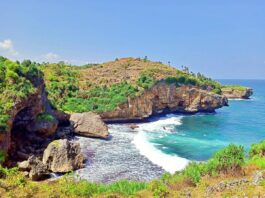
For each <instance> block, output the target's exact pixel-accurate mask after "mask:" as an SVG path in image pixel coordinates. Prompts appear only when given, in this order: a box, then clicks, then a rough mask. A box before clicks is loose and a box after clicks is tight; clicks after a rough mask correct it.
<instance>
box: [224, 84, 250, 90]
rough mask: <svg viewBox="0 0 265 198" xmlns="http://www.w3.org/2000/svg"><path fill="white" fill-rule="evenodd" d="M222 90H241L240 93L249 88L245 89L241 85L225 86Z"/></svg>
mask: <svg viewBox="0 0 265 198" xmlns="http://www.w3.org/2000/svg"><path fill="white" fill-rule="evenodd" d="M222 88H224V89H235V90H239V91H245V90H246V89H247V87H243V86H241V85H225V86H222Z"/></svg>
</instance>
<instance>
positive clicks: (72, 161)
mask: <svg viewBox="0 0 265 198" xmlns="http://www.w3.org/2000/svg"><path fill="white" fill-rule="evenodd" d="M42 162H43V163H44V164H45V165H47V167H48V169H49V170H51V171H52V172H56V173H66V172H70V171H73V170H77V169H80V168H83V166H84V165H83V162H84V156H83V154H82V153H81V148H80V145H79V144H78V143H74V142H70V141H69V140H66V139H64V140H55V141H53V142H51V143H50V144H49V145H48V147H47V148H46V149H45V151H44V154H43V159H42Z"/></svg>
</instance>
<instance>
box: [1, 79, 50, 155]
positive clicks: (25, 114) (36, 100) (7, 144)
mask: <svg viewBox="0 0 265 198" xmlns="http://www.w3.org/2000/svg"><path fill="white" fill-rule="evenodd" d="M35 89H36V91H35V92H34V93H32V94H30V95H29V96H28V97H27V98H25V99H23V100H20V101H15V103H14V106H13V108H12V111H10V112H9V114H10V119H9V120H8V122H7V126H8V127H7V128H8V130H7V131H4V132H0V149H1V150H2V151H4V152H5V153H7V152H8V151H9V150H10V149H11V145H13V146H14V144H15V143H14V141H13V140H14V136H13V134H12V133H11V130H12V129H14V125H16V127H17V128H18V130H20V131H21V128H20V127H21V126H22V125H24V126H25V125H26V124H27V123H28V122H29V121H30V120H32V119H34V117H35V116H36V115H38V114H40V113H42V112H44V110H45V103H46V102H47V97H46V95H45V94H46V93H45V90H44V82H43V80H42V79H36V82H35ZM11 136H12V137H11ZM12 142H13V143H12Z"/></svg>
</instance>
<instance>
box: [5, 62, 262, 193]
mask: <svg viewBox="0 0 265 198" xmlns="http://www.w3.org/2000/svg"><path fill="white" fill-rule="evenodd" d="M0 71H1V72H0V91H1V93H2V94H1V96H0V163H1V164H2V165H0V194H1V195H3V196H4V197H8V196H12V197H34V196H35V197H41V196H42V197H43V196H44V197H50V196H51V195H52V196H53V195H54V196H56V197H57V196H58V197H61V196H62V197H92V196H99V197H106V196H107V197H108V196H113V197H128V196H131V195H137V196H138V197H191V196H195V197H196V196H197V197H201V196H202V195H206V196H208V197H213V196H217V197H218V196H221V195H227V193H230V194H231V193H232V194H235V193H237V194H239V195H242V193H241V191H238V190H237V189H239V188H240V189H241V188H242V187H244V188H245V190H247V193H248V194H249V195H254V194H255V195H256V194H257V193H259V192H263V191H264V173H263V171H262V169H263V168H264V148H265V146H264V145H265V144H264V142H261V143H259V144H254V145H253V146H252V147H251V150H250V154H249V158H246V157H245V155H244V150H243V148H242V147H241V146H236V145H229V146H228V147H226V148H224V149H223V150H221V151H219V152H217V153H216V154H215V155H214V156H213V158H211V159H210V160H209V161H208V162H207V163H198V164H197V163H191V164H189V165H188V166H187V167H186V168H185V169H184V170H183V171H181V172H176V173H175V174H174V175H170V174H168V173H166V174H164V175H163V176H162V178H160V179H157V180H154V181H151V182H150V183H144V182H140V181H118V182H116V183H113V184H109V185H104V184H94V183H90V182H88V181H85V180H81V181H76V180H75V178H73V177H71V176H65V177H63V178H61V179H59V180H58V181H52V182H50V181H44V182H43V183H41V185H40V184H39V183H34V182H32V181H31V180H33V181H39V180H44V179H46V178H49V177H50V173H53V172H54V173H61V174H63V173H68V172H71V171H75V170H77V169H80V168H82V167H83V166H84V160H85V158H84V156H83V154H82V153H81V148H80V145H79V144H78V143H76V142H74V141H71V140H72V138H73V137H74V135H76V134H81V135H83V136H87V137H101V138H107V137H108V131H107V130H108V128H107V125H106V124H105V123H104V122H103V121H102V119H101V118H103V120H104V121H125V122H129V121H131V120H142V119H145V118H147V117H149V116H151V115H154V114H159V113H163V112H164V113H167V112H181V113H196V112H213V111H214V110H215V109H217V108H221V107H223V106H226V105H227V104H228V100H227V97H229V98H248V97H249V96H250V95H251V94H252V90H251V89H250V88H245V87H241V86H235V85H230V86H223V85H221V84H220V83H218V82H216V81H214V80H212V79H210V78H207V77H205V76H203V75H202V74H193V73H192V72H189V70H188V68H184V69H183V70H179V69H176V68H174V67H171V66H169V65H165V64H162V63H159V62H152V61H149V60H147V59H146V58H145V59H139V58H124V59H118V60H115V61H112V62H108V63H103V64H92V65H85V66H81V67H77V66H71V65H67V64H65V63H63V62H60V63H56V64H50V63H43V64H39V63H35V62H32V61H29V60H25V61H23V62H18V61H16V62H14V61H11V60H9V59H6V58H4V57H0ZM77 130H78V131H77ZM91 130H92V132H91ZM98 132H101V133H100V134H99V133H98ZM110 141H111V140H110ZM4 166H5V167H4ZM12 167H14V168H12ZM99 174H100V173H99ZM246 187H247V188H246ZM240 193H241V194H240ZM243 194H244V193H243Z"/></svg>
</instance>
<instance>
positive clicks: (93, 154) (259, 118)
mask: <svg viewBox="0 0 265 198" xmlns="http://www.w3.org/2000/svg"><path fill="white" fill-rule="evenodd" d="M222 83H224V84H241V85H245V86H249V87H252V88H253V89H254V93H255V94H254V95H253V96H252V98H251V100H230V101H229V104H230V106H229V107H224V108H222V109H219V110H217V111H216V113H213V114H196V115H180V114H170V115H166V116H164V117H160V118H158V117H157V118H152V119H150V120H149V121H148V122H147V123H141V124H139V128H137V129H136V130H134V131H132V130H131V129H130V128H129V127H128V125H124V124H122V125H119V124H117V125H110V133H111V135H112V139H111V140H109V141H104V140H98V139H88V138H79V140H78V141H79V142H80V143H81V145H82V149H83V151H84V153H85V154H86V155H87V156H88V158H89V159H90V160H89V162H88V164H87V166H86V168H85V169H82V170H80V171H78V173H79V174H80V175H81V177H83V178H86V179H88V180H92V181H99V182H110V181H114V180H118V179H132V180H144V181H147V180H150V179H153V178H156V177H159V176H160V175H161V174H162V173H163V172H164V171H168V172H171V173H173V172H175V171H177V170H181V169H183V168H184V167H185V166H186V165H187V164H188V162H189V161H190V160H192V161H204V160H207V159H208V158H209V157H210V156H211V155H212V154H213V153H214V152H216V151H217V150H219V149H220V148H223V147H225V146H226V145H228V144H229V143H235V144H241V145H243V146H245V148H246V149H248V148H249V146H250V145H251V144H252V143H256V142H258V141H260V140H262V139H265V81H256V80H225V81H222Z"/></svg>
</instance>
